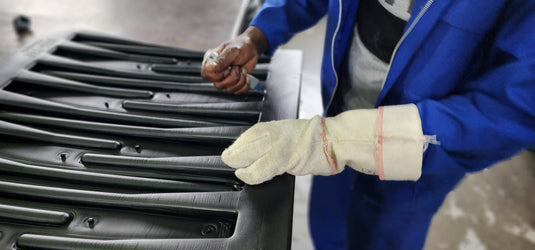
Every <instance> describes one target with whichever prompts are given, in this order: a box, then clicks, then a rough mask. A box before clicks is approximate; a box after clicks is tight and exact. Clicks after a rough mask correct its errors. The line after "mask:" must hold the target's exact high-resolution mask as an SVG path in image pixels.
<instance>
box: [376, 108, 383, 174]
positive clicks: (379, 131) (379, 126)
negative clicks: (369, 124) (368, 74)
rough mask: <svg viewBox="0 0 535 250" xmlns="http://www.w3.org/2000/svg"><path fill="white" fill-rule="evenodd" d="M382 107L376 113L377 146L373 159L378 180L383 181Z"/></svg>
mask: <svg viewBox="0 0 535 250" xmlns="http://www.w3.org/2000/svg"><path fill="white" fill-rule="evenodd" d="M383 109H384V108H383V107H382V106H381V107H379V108H378V112H377V145H376V146H375V157H376V158H377V172H378V175H379V179H380V180H384V179H385V172H384V169H383Z"/></svg>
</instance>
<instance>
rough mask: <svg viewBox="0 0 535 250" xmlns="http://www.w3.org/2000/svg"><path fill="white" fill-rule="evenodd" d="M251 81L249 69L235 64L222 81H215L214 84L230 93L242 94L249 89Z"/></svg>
mask: <svg viewBox="0 0 535 250" xmlns="http://www.w3.org/2000/svg"><path fill="white" fill-rule="evenodd" d="M249 82H250V79H249V77H248V76H247V71H246V70H245V69H244V68H240V67H238V66H233V67H231V68H230V70H229V73H228V75H227V76H226V77H225V78H224V79H223V80H222V81H215V82H214V86H215V87H216V88H218V89H223V90H226V91H228V92H230V93H234V94H240V93H243V92H246V91H247V90H248V89H249Z"/></svg>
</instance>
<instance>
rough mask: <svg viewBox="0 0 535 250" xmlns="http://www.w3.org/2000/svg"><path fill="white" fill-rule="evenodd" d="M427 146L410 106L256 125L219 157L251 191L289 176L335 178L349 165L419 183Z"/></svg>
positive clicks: (352, 111)
mask: <svg viewBox="0 0 535 250" xmlns="http://www.w3.org/2000/svg"><path fill="white" fill-rule="evenodd" d="M425 141H426V138H425V136H424V135H423V132H422V125H421V121H420V115H419V113H418V108H417V107H416V105H414V104H407V105H397V106H386V107H379V108H378V109H367V110H351V111H346V112H343V113H341V114H339V115H337V116H335V117H330V118H321V117H319V116H315V117H313V118H312V119H310V120H283V121H273V122H264V123H258V124H256V125H254V126H253V127H251V128H250V129H248V130H247V131H245V132H244V133H243V134H242V135H241V136H240V137H239V138H238V139H237V140H236V141H235V142H234V144H232V145H231V146H230V147H229V148H227V149H226V150H225V151H224V152H223V154H222V156H221V157H222V159H223V161H224V162H225V163H226V164H227V165H229V166H231V167H233V168H237V169H238V170H236V176H237V177H238V178H239V179H241V180H242V181H244V182H245V183H247V184H251V185H254V184H259V183H262V182H264V181H267V180H270V179H272V178H273V177H274V176H277V175H281V174H283V173H285V172H287V173H289V174H293V175H308V174H313V175H334V174H337V173H340V172H342V171H343V170H344V167H345V166H346V165H347V166H349V167H351V168H353V169H355V170H357V171H360V172H362V173H366V174H373V175H379V178H380V179H382V180H417V179H418V178H420V175H421V168H422V155H423V151H424V143H425Z"/></svg>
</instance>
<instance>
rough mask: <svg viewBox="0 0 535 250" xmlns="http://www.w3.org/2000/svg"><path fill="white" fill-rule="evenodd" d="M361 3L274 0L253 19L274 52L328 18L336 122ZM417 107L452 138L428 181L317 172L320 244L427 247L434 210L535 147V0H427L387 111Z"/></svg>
mask: <svg viewBox="0 0 535 250" xmlns="http://www.w3.org/2000/svg"><path fill="white" fill-rule="evenodd" d="M358 2H359V1H358V0H267V1H266V3H265V4H264V6H263V7H262V9H261V11H260V12H259V13H258V15H257V16H256V17H255V19H254V20H253V22H252V23H251V25H254V26H257V27H259V28H260V29H261V30H262V31H263V32H264V34H265V35H266V36H267V38H268V41H269V44H270V47H269V49H268V51H267V54H272V53H273V52H274V50H275V49H276V48H277V47H278V46H279V45H281V44H282V43H284V42H286V41H287V40H288V39H289V38H290V37H291V36H292V35H293V34H295V33H296V32H299V31H302V30H304V29H306V28H308V27H310V26H312V25H313V24H315V23H316V22H317V21H318V20H319V19H320V18H321V17H323V16H324V15H327V30H326V38H325V46H324V55H323V64H322V77H321V81H322V97H323V103H324V107H325V110H326V112H325V113H326V114H327V115H335V114H336V111H333V110H335V109H333V107H335V106H336V105H335V103H336V101H338V99H339V98H334V97H335V92H336V88H337V85H338V76H337V71H338V70H339V69H340V66H341V63H342V59H343V57H344V55H345V54H346V49H347V47H348V44H349V43H350V37H351V32H352V30H353V25H354V21H353V20H354V17H355V13H356V10H357V7H358ZM305 84H306V83H305ZM406 103H414V104H416V105H417V107H418V110H419V112H420V117H421V120H422V127H423V131H424V134H426V135H437V139H438V140H439V141H440V143H441V144H440V145H431V146H430V147H429V148H428V149H427V151H426V152H425V154H424V159H423V167H422V177H421V178H420V179H419V180H418V181H416V182H409V181H380V180H379V179H378V178H377V177H376V176H370V175H364V174H360V173H357V172H355V171H352V170H351V169H350V168H346V170H345V171H344V172H342V173H341V174H339V175H336V176H329V177H321V176H319V177H314V181H313V188H312V194H311V204H310V225H311V228H310V229H311V234H312V236H313V239H314V244H315V246H316V248H317V249H328V250H333V249H346V248H349V249H389V250H392V249H410V250H413V249H421V248H422V247H423V244H424V242H425V237H426V233H427V230H428V227H429V224H430V221H431V218H432V216H433V214H434V213H435V212H436V211H437V210H438V208H439V207H440V205H441V204H442V202H443V200H444V198H445V196H446V195H447V194H448V192H450V191H451V190H452V189H453V188H454V187H455V185H456V184H457V183H458V182H459V181H460V180H461V179H462V178H463V176H464V175H465V173H467V172H473V171H478V170H481V169H483V168H486V167H488V166H490V165H492V164H494V163H496V162H497V161H500V160H503V159H506V158H508V157H511V156H513V155H515V154H517V153H518V152H520V151H521V150H522V149H523V148H525V147H528V146H531V147H533V146H534V145H535V1H534V0H487V1H478V0H457V1H447V0H435V1H433V0H416V2H415V4H414V7H413V11H412V14H411V18H410V19H409V21H408V22H407V25H406V28H405V35H404V37H402V40H401V42H400V45H399V47H398V48H397V50H396V51H395V52H394V59H393V61H392V64H391V66H390V69H389V73H388V76H387V79H386V82H385V84H384V87H383V90H382V92H381V94H380V95H379V98H378V100H377V103H376V106H380V105H396V104H406ZM331 104H334V105H331ZM346 234H347V237H346Z"/></svg>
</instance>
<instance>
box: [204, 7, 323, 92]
mask: <svg viewBox="0 0 535 250" xmlns="http://www.w3.org/2000/svg"><path fill="white" fill-rule="evenodd" d="M327 4H328V1H327V0H315V1H314V0H268V1H266V3H264V5H262V8H261V9H260V11H259V12H258V14H257V15H256V17H255V18H254V19H253V21H252V22H251V26H249V28H248V29H247V30H246V31H245V32H244V33H243V34H241V35H239V36H238V37H236V38H234V39H231V40H229V41H227V42H225V43H223V44H221V45H219V46H218V47H217V48H214V49H211V50H208V51H207V53H206V54H205V61H206V56H207V55H208V54H210V53H212V52H217V54H218V57H217V58H216V59H215V60H214V61H213V62H210V63H204V62H203V67H202V71H201V75H202V77H203V78H204V79H206V80H208V81H211V82H213V83H214V86H215V87H216V88H218V89H223V90H226V91H228V92H231V93H234V94H240V93H244V92H246V91H247V90H248V89H249V81H250V79H249V78H248V77H247V73H249V72H251V71H252V70H253V69H254V67H255V66H256V63H257V61H258V56H259V55H260V54H262V53H266V54H267V55H272V54H273V52H274V51H275V49H277V47H278V46H279V45H281V44H282V43H285V42H286V41H288V40H289V39H290V38H291V37H292V36H293V35H294V34H295V33H296V32H299V31H302V30H304V29H306V28H308V27H310V26H312V25H313V24H315V23H316V22H317V21H318V20H319V19H320V18H321V17H322V16H323V15H325V13H326V12H327Z"/></svg>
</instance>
